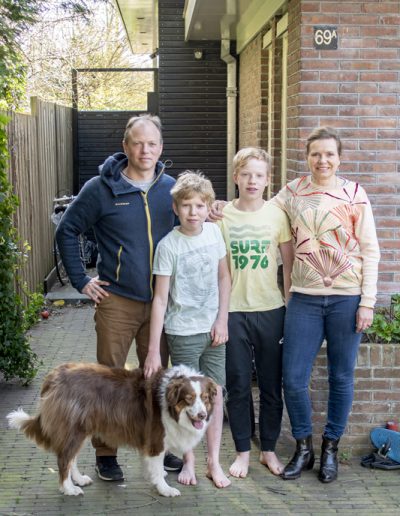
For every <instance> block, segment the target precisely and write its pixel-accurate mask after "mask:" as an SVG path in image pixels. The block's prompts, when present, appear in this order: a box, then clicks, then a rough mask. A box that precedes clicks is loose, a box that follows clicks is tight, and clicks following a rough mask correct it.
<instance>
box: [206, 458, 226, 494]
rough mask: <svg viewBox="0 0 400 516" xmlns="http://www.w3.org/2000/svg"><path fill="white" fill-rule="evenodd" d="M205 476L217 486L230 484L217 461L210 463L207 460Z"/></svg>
mask: <svg viewBox="0 0 400 516" xmlns="http://www.w3.org/2000/svg"><path fill="white" fill-rule="evenodd" d="M206 477H207V478H209V479H210V480H212V481H213V482H214V485H215V487H218V488H222V487H228V486H230V485H231V481H230V480H229V478H228V477H227V476H226V475H225V473H224V472H223V470H222V468H221V465H220V464H219V463H217V464H212V463H210V462H209V463H208V464H207V472H206Z"/></svg>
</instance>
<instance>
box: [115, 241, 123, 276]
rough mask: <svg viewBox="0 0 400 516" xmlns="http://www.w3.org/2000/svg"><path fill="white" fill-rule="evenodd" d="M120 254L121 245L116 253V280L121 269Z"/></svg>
mask: <svg viewBox="0 0 400 516" xmlns="http://www.w3.org/2000/svg"><path fill="white" fill-rule="evenodd" d="M121 254H122V245H121V246H120V247H119V250H118V253H117V258H118V260H117V270H116V274H115V276H116V281H119V272H120V270H121Z"/></svg>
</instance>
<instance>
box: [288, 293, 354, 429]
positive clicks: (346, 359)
mask: <svg viewBox="0 0 400 516" xmlns="http://www.w3.org/2000/svg"><path fill="white" fill-rule="evenodd" d="M359 302H360V296H310V295H307V294H299V293H296V292H295V293H294V294H293V295H292V297H291V299H290V301H289V304H288V307H287V311H286V318H285V331H284V341H283V389H284V395H285V403H286V407H287V410H288V414H289V418H290V423H291V425H292V434H293V437H294V438H295V439H303V438H304V437H307V436H308V435H311V434H312V422H311V399H310V394H309V390H308V389H309V382H310V377H311V372H312V366H313V363H314V361H315V358H316V356H317V354H318V351H319V349H320V347H321V345H322V342H323V340H324V339H326V341H327V358H328V375H329V399H328V418H327V422H326V425H325V430H324V435H325V436H326V437H327V438H328V439H338V438H340V437H341V436H342V435H343V433H344V430H345V427H346V423H347V418H348V415H349V413H350V410H351V405H352V402H353V376H354V369H355V365H356V359H357V352H358V347H359V344H360V341H361V334H360V333H356V312H357V309H358V305H359Z"/></svg>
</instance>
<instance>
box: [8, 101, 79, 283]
mask: <svg viewBox="0 0 400 516" xmlns="http://www.w3.org/2000/svg"><path fill="white" fill-rule="evenodd" d="M8 116H9V118H10V122H9V124H8V125H7V133H8V146H9V154H10V157H9V171H8V172H9V180H10V182H11V183H12V185H13V189H14V193H15V194H16V195H17V196H18V198H19V207H18V209H17V212H16V214H15V225H16V227H17V230H18V233H19V236H20V238H21V241H22V242H24V241H26V242H28V243H29V245H30V247H31V250H30V252H29V254H28V258H27V262H26V264H25V266H24V268H23V271H22V277H23V280H24V281H26V283H27V285H28V287H29V289H30V290H32V291H33V290H37V289H38V287H42V286H43V281H44V279H45V277H46V276H47V275H48V274H49V273H50V271H51V270H52V268H53V238H54V230H55V227H54V224H53V223H52V222H51V219H50V216H51V213H52V209H53V199H54V198H55V197H57V196H59V195H63V194H71V193H72V186H73V147H72V142H73V137H72V109H71V108H69V107H65V106H59V105H56V104H51V103H48V102H43V101H41V100H40V99H38V98H36V97H33V98H31V114H30V115H25V114H21V113H8Z"/></svg>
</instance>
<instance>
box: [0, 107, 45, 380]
mask: <svg viewBox="0 0 400 516" xmlns="http://www.w3.org/2000/svg"><path fill="white" fill-rule="evenodd" d="M6 124H7V118H6V117H5V116H4V115H1V114H0V263H1V268H0V372H2V373H3V375H4V378H5V379H6V380H9V379H11V378H14V377H18V378H20V379H21V380H22V381H23V383H24V384H28V383H29V382H31V381H32V379H33V378H34V377H35V375H36V373H37V367H36V366H37V363H38V358H37V356H36V354H35V353H34V352H33V351H32V349H31V348H30V346H29V342H28V338H27V336H26V334H25V330H26V328H27V324H28V323H27V319H25V318H24V308H25V307H24V304H23V301H22V299H21V296H20V295H19V294H18V292H17V290H16V277H17V275H18V269H19V268H20V267H21V266H22V263H23V260H24V252H25V249H23V250H22V251H21V250H20V249H19V246H18V235H17V232H16V230H15V228H14V226H13V213H14V212H15V209H16V207H17V206H18V199H17V197H16V196H15V195H14V194H13V193H12V188H11V185H10V183H9V181H8V178H7V163H8V152H7V135H6V130H5V126H6ZM17 281H18V280H17ZM28 306H29V303H28ZM31 306H33V305H31Z"/></svg>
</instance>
